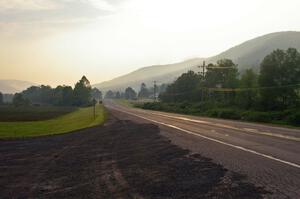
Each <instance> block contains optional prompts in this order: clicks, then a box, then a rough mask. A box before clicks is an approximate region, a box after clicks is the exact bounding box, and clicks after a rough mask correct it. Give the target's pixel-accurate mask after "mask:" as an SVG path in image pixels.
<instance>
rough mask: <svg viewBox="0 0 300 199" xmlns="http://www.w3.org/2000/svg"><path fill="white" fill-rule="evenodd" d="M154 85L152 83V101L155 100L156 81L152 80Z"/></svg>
mask: <svg viewBox="0 0 300 199" xmlns="http://www.w3.org/2000/svg"><path fill="white" fill-rule="evenodd" d="M153 83H154V85H153V97H154V101H155V102H156V81H153Z"/></svg>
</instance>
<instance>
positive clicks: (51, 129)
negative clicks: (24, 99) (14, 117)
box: [0, 105, 106, 139]
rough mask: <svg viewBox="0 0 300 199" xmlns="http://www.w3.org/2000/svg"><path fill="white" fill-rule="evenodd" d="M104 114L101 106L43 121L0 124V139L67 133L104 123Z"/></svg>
mask: <svg viewBox="0 0 300 199" xmlns="http://www.w3.org/2000/svg"><path fill="white" fill-rule="evenodd" d="M105 118H106V112H105V110H104V107H103V106H102V105H97V107H96V118H94V114H93V107H87V108H79V109H78V110H76V111H74V112H71V113H68V114H66V115H63V116H60V117H57V118H53V119H50V120H44V121H31V122H0V138H2V139H3V138H22V137H35V136H43V135H54V134H61V133H67V132H71V131H74V130H78V129H82V128H87V127H92V126H96V125H100V124H102V123H104V121H105Z"/></svg>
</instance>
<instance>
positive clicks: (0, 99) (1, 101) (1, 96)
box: [0, 92, 3, 104]
mask: <svg viewBox="0 0 300 199" xmlns="http://www.w3.org/2000/svg"><path fill="white" fill-rule="evenodd" d="M0 104H3V94H2V93H1V92H0Z"/></svg>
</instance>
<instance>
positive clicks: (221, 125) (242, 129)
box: [141, 111, 300, 142]
mask: <svg viewBox="0 0 300 199" xmlns="http://www.w3.org/2000/svg"><path fill="white" fill-rule="evenodd" d="M141 112H143V111H141ZM144 113H149V114H152V115H159V116H163V117H168V118H172V119H179V120H184V121H189V122H194V123H200V124H207V125H211V126H217V127H221V128H227V129H232V130H236V131H246V132H247V133H255V134H260V135H266V136H271V137H277V138H283V139H287V140H293V141H298V142H300V138H298V137H294V136H289V135H282V134H277V133H271V132H264V131H258V130H257V129H249V128H237V127H233V126H229V125H224V124H217V123H212V122H206V121H203V120H195V119H189V118H185V117H177V116H171V115H166V114H161V113H153V112H144Z"/></svg>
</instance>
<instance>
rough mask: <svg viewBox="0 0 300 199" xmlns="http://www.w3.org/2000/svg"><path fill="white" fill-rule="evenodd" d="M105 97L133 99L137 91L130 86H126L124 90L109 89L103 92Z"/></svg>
mask: <svg viewBox="0 0 300 199" xmlns="http://www.w3.org/2000/svg"><path fill="white" fill-rule="evenodd" d="M105 98H106V99H127V100H135V99H136V98H137V93H136V92H135V90H134V89H133V88H131V87H128V88H126V90H125V92H120V91H116V92H114V91H112V90H109V91H107V92H106V94H105Z"/></svg>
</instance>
